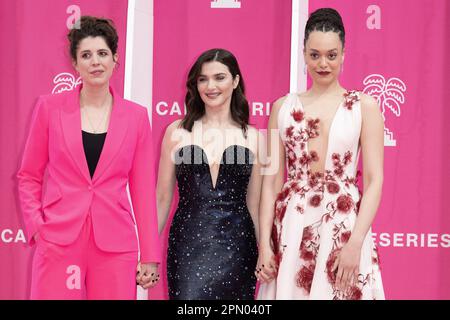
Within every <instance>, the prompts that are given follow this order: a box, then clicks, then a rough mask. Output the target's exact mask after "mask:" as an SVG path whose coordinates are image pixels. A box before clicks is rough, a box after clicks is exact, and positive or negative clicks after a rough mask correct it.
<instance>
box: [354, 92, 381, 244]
mask: <svg viewBox="0 0 450 320" xmlns="http://www.w3.org/2000/svg"><path fill="white" fill-rule="evenodd" d="M361 112H362V129H361V150H362V156H363V183H364V192H363V196H362V199H361V206H360V209H359V214H358V218H357V220H356V225H355V227H354V229H353V232H352V236H351V240H352V241H355V242H356V243H359V244H361V245H362V242H363V241H364V239H365V237H366V235H367V232H368V231H369V229H370V226H371V225H372V222H373V220H374V218H375V215H376V212H377V209H378V205H379V204H380V199H381V189H382V185H383V156H384V124H383V118H382V116H381V112H380V108H379V107H378V104H377V102H376V101H375V99H373V98H372V97H370V96H365V95H364V96H363V97H362V99H361Z"/></svg>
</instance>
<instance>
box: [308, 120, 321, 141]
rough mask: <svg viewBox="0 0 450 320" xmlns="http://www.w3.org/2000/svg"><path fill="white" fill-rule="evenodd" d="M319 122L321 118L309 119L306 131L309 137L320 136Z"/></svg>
mask: <svg viewBox="0 0 450 320" xmlns="http://www.w3.org/2000/svg"><path fill="white" fill-rule="evenodd" d="M319 122H320V120H319V119H308V121H307V124H306V125H307V127H306V133H307V134H308V138H309V139H311V138H315V137H318V136H319Z"/></svg>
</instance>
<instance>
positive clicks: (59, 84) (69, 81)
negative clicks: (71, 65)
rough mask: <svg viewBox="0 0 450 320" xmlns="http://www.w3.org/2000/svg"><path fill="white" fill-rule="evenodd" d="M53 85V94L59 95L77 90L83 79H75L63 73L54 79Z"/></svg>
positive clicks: (69, 74)
mask: <svg viewBox="0 0 450 320" xmlns="http://www.w3.org/2000/svg"><path fill="white" fill-rule="evenodd" d="M53 83H54V84H55V87H54V88H53V90H52V94H58V93H61V92H64V91H72V90H73V89H75V88H76V87H77V86H78V85H80V84H81V78H80V77H78V79H75V77H74V76H73V74H71V73H68V72H63V73H60V74H58V75H57V76H55V77H54V78H53Z"/></svg>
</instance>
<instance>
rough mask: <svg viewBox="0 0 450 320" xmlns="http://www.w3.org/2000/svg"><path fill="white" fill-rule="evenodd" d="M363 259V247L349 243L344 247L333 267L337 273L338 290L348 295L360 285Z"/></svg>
mask: <svg viewBox="0 0 450 320" xmlns="http://www.w3.org/2000/svg"><path fill="white" fill-rule="evenodd" d="M360 258H361V245H359V244H356V243H353V242H351V241H349V242H348V243H346V244H345V245H344V247H343V248H342V249H341V251H340V252H339V254H338V257H337V258H336V261H335V262H334V265H333V271H335V270H336V269H337V273H336V289H338V290H340V291H342V292H344V293H347V292H348V290H349V289H350V288H351V287H352V286H353V285H356V284H357V283H358V274H359V262H360Z"/></svg>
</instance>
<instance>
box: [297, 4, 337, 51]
mask: <svg viewBox="0 0 450 320" xmlns="http://www.w3.org/2000/svg"><path fill="white" fill-rule="evenodd" d="M313 31H322V32H328V31H333V32H336V33H338V34H339V39H340V40H341V43H342V48H344V46H345V28H344V23H343V22H342V17H341V15H340V14H339V12H337V11H336V10H335V9H333V8H320V9H317V10H316V11H314V12H313V13H311V15H310V16H309V19H308V21H307V22H306V26H305V40H304V43H303V44H304V45H306V41H307V40H308V38H309V34H310V33H311V32H313Z"/></svg>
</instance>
